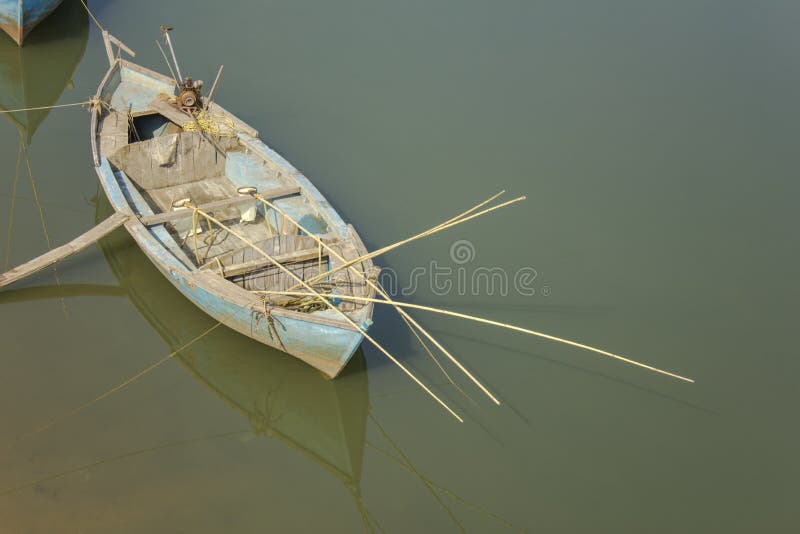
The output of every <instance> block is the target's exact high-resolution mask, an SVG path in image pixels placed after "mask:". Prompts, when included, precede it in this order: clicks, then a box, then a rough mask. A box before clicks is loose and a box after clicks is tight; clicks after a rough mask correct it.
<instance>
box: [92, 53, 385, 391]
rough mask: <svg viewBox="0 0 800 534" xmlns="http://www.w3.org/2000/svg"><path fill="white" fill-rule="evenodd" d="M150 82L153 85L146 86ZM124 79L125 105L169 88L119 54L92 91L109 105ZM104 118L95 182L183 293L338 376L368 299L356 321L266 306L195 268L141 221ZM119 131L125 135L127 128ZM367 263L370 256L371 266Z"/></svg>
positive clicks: (303, 186)
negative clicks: (108, 144)
mask: <svg viewBox="0 0 800 534" xmlns="http://www.w3.org/2000/svg"><path fill="white" fill-rule="evenodd" d="M126 84H127V85H126ZM148 84H150V85H152V86H153V87H148ZM123 85H124V86H125V88H126V91H127V92H126V94H125V95H124V101H125V106H126V107H127V108H128V109H129V110H131V112H132V113H136V112H137V111H138V110H140V109H146V106H147V105H148V104H147V103H148V102H150V101H151V100H152V98H153V96H154V95H155V94H157V92H158V91H165V90H166V89H167V88H169V90H172V89H171V88H172V85H171V80H170V79H169V78H166V77H164V76H162V75H160V74H158V73H155V72H153V71H149V70H148V69H145V68H143V67H140V66H138V65H135V64H132V63H128V62H126V61H124V60H116V61H115V63H114V64H113V65H112V67H111V69H110V70H109V72H108V73H107V74H106V76H105V78H104V80H103V82H101V85H100V87H99V89H98V93H97V95H96V96H97V98H99V99H103V100H104V101H108V102H110V103H111V104H112V106H113V105H114V104H115V100H114V99H115V98H116V97H117V96H118V94H117V88H118V87H120V86H123ZM148 92H149V93H148ZM219 109H221V108H219ZM102 120H104V119H103V118H102V117H99V116H98V115H97V114H93V117H92V127H91V132H92V148H93V152H94V155H95V163H96V165H97V167H96V170H97V174H98V177H99V178H100V183H101V185H102V187H103V190H104V192H105V194H106V197H107V198H108V200H109V201H110V203H111V205H112V206H113V208H114V210H115V211H117V212H121V213H126V214H131V215H132V217H131V220H130V221H129V222H128V223H126V224H125V228H126V229H127V230H128V232H129V233H130V234H131V236H132V237H133V238H134V240H136V242H137V244H138V245H139V247H140V248H141V249H142V251H143V252H144V253H145V255H146V256H147V257H148V258H149V259H150V260H151V262H152V263H153V264H154V265H155V266H156V267H157V268H158V270H159V271H161V273H162V274H163V275H164V276H165V277H166V278H167V279H168V280H169V281H170V282H171V283H172V285H173V286H174V287H175V288H176V289H178V291H180V292H181V293H182V294H183V295H184V296H185V297H186V298H188V299H189V300H190V301H191V302H192V303H194V304H195V305H196V306H197V307H198V308H200V309H201V310H203V311H204V312H206V313H207V314H208V315H210V316H211V317H213V318H214V319H216V320H217V321H219V322H221V323H223V324H225V325H227V326H228V327H230V328H232V329H234V330H236V331H238V332H240V333H242V334H244V335H246V336H248V337H250V338H252V339H255V340H257V341H259V342H261V343H263V344H265V345H268V346H270V347H273V348H276V349H278V350H281V351H283V352H286V353H288V354H291V355H292V356H294V357H296V358H298V359H300V360H302V361H304V362H306V363H308V364H309V365H311V366H313V367H315V368H317V369H319V370H320V371H322V372H323V373H324V374H325V375H326V376H328V377H329V378H334V377H336V376H337V375H338V374H339V373H340V372H341V371H342V369H343V368H344V367H345V365H346V364H347V362H348V361H349V360H350V358H351V357H352V355H353V353H354V352H355V351H356V349H357V348H358V347H359V345H360V344H361V342H362V340H363V337H364V336H363V332H364V331H366V329H367V328H369V326H370V325H371V322H372V321H371V316H372V306H371V305H367V306H364V307H363V308H362V310H361V312H360V313H358V314H356V315H354V317H353V322H354V323H355V325H356V327H354V326H353V325H352V324H349V323H347V322H345V321H343V320H342V319H340V318H338V317H337V315H336V314H335V313H327V312H332V310H327V311H320V312H315V313H299V312H296V311H290V310H286V309H283V308H272V307H271V308H270V309H267V308H266V307H263V306H259V305H254V304H253V302H252V301H251V300H247V299H245V298H244V297H243V296H242V295H241V294H239V295H232V294H231V291H230V289H231V288H230V283H229V282H228V281H226V280H224V279H223V278H222V277H219V276H216V275H213V276H212V275H209V273H208V271H198V270H197V269H196V268H193V266H192V265H189V264H188V262H187V261H186V258H185V255H182V252H181V250H180V248H176V246H175V240H174V237H173V236H172V235H170V233H169V231H168V230H167V228H166V227H165V226H164V225H155V226H145V225H144V224H143V223H142V222H141V220H140V217H145V216H148V215H152V214H153V211H152V209H151V208H150V207H149V205H148V202H147V201H145V200H144V198H143V197H142V195H141V193H140V192H139V191H138V189H137V187H136V186H135V185H134V184H133V183H132V182H131V180H130V178H129V177H128V176H127V175H126V174H125V173H124V172H122V171H121V170H119V169H115V168H112V166H111V165H110V163H109V161H108V159H107V158H106V157H104V154H103V151H104V149H103V147H102V137H103V136H102V135H101V132H100V131H99V129H98V121H102ZM236 120H237V121H238V119H236ZM239 122H240V124H241V125H242V127H243V128H244V129H245V130H246V132H245V133H240V134H239V139H240V141H241V143H242V144H243V146H244V147H245V148H246V150H247V151H248V153H249V154H253V155H258V157H264V158H269V161H270V164H271V165H274V166H276V167H277V168H278V169H279V171H280V172H279V174H281V175H282V176H284V177H291V180H293V183H294V184H295V185H297V186H298V187H299V189H300V190H301V191H302V197H303V199H304V201H307V202H309V203H312V204H313V205H314V206H315V207H316V209H317V210H319V213H320V214H321V215H322V216H324V218H325V221H326V224H327V225H328V226H329V227H330V228H332V230H331V232H332V233H335V234H336V235H337V236H338V237H340V238H342V239H348V240H350V241H351V242H353V243H354V244H355V246H356V250H355V252H356V253H357V254H358V255H362V254H364V253H366V250H365V249H364V248H363V244H361V241H360V238H358V236H357V234H356V233H355V230H354V229H353V228H352V226H350V225H347V224H345V223H344V221H343V220H342V219H341V217H340V216H339V215H338V213H337V212H336V211H335V210H334V209H333V208H332V207H331V206H330V204H328V202H327V201H326V200H325V199H324V198H323V197H322V195H321V193H320V192H319V191H318V190H317V189H316V188H315V187H314V185H313V184H312V183H311V182H310V181H309V180H308V179H307V178H305V177H304V176H303V175H302V174H301V173H300V172H299V171H298V170H297V169H295V168H294V167H293V166H292V165H291V164H289V163H288V162H287V161H286V160H285V159H283V158H282V157H280V156H279V155H278V154H277V153H275V152H274V151H273V150H272V149H270V148H269V147H268V146H267V145H265V144H264V143H263V142H261V141H260V140H259V139H258V138H257V132H254V130H252V129H251V128H249V127H247V125H244V124H243V123H241V121H239ZM248 132H249V133H248ZM123 135H125V137H126V138H127V134H123ZM125 142H127V141H125ZM258 185H263V186H265V187H263V188H261V187H260V188H259V190H266V189H268V188H269V186H268V185H267V184H258ZM181 258H182V259H181ZM371 265H372V264H371V262H369V267H370V268H371ZM373 294H374V293H373Z"/></svg>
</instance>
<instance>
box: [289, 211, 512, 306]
mask: <svg viewBox="0 0 800 534" xmlns="http://www.w3.org/2000/svg"><path fill="white" fill-rule="evenodd" d="M525 198H526V197H524V196H521V197H517V198H515V199H512V200H508V201H506V202H503V203H502V204H498V205H496V206H492V207H491V208H487V209H485V210H481V211H479V212H478V213H474V214H472V215H470V216H468V217H463V218H457V219H456V220H452V219H451V220H450V221H445V222H443V223H442V224H439V225H438V226H434V227H433V228H430V229H428V230H425V231H424V232H422V233H419V234H417V235H415V236H412V237H409V238H407V239H404V240H402V241H398V242H397V243H394V244H393V245H387V246H385V247H383V248H381V249H378V250H376V251H373V252H370V253H369V254H364V255H363V256H361V257H360V258H356V259H354V260H350V261H348V262H346V263H344V264H343V265H340V266H338V267H336V268H335V269H331V270H330V271H327V272H326V273H324V274H323V275H318V276H315V277H313V278H311V279H309V280H307V282H308V283H309V284H313V283H314V282H319V281H320V280H322V279H323V278H326V277H328V276H330V275H332V274H335V273H337V272H339V271H341V270H342V269H347V268H348V267H350V266H352V265H355V264H356V263H361V262H364V261H367V260H371V259H372V258H374V257H376V256H380V255H382V254H386V253H387V252H390V251H392V250H394V249H396V248H400V247H402V246H403V245H406V244H408V243H411V242H412V241H417V240H419V239H422V238H424V237H428V236H431V235H433V234H435V233H438V232H441V231H442V230H447V229H448V228H452V227H453V226H456V225H459V224H461V223H465V222H467V221H471V220H472V219H475V218H477V217H480V216H482V215H486V214H487V213H491V212H493V211H495V210H499V209H500V208H504V207H506V206H510V205H511V204H515V203H517V202H520V201H522V200H525ZM298 287H300V286H298V285H295V286H292V287H290V288H289V291H292V290H294V289H297V288H298Z"/></svg>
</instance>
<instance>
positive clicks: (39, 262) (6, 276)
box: [0, 213, 130, 288]
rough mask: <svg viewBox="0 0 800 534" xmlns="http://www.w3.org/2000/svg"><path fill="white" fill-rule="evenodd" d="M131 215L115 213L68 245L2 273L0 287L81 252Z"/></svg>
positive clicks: (123, 222)
mask: <svg viewBox="0 0 800 534" xmlns="http://www.w3.org/2000/svg"><path fill="white" fill-rule="evenodd" d="M129 217H130V216H129V215H126V214H124V213H115V214H114V215H112V216H111V217H109V218H108V219H106V220H105V221H103V222H101V223H100V224H98V225H97V226H95V227H94V228H92V229H91V230H89V231H88V232H86V233H84V234H81V235H80V236H78V237H76V238H75V239H73V240H72V241H70V242H69V243H67V244H66V245H62V246H60V247H58V248H54V249H53V250H51V251H50V252H48V253H46V254H42V255H41V256H39V257H38V258H35V259H32V260H31V261H29V262H27V263H24V264H22V265H20V266H19V267H15V268H13V269H11V270H10V271H6V272H5V273H3V274H0V288H3V287H5V286H7V285H9V284H13V283H14V282H17V281H19V280H22V279H23V278H27V277H28V276H31V275H32V274H34V273H38V272H39V271H41V270H42V269H45V268H47V267H49V266H51V265H53V264H54V263H56V262H58V261H61V260H63V259H65V258H68V257H69V256H72V255H73V254H76V253H78V252H80V251H81V250H83V249H85V248H86V247H88V246H89V245H92V244H94V243H96V242H98V241H99V240H100V239H102V238H104V237H105V236H107V235H108V234H110V233H111V232H113V231H114V230H116V229H117V228H119V227H120V226H122V225H123V224H125V222H126V221H127V220H128V218H129Z"/></svg>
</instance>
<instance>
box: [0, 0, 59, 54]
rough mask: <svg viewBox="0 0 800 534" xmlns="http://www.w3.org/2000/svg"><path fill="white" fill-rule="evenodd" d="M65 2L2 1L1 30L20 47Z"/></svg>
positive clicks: (40, 0)
mask: <svg viewBox="0 0 800 534" xmlns="http://www.w3.org/2000/svg"><path fill="white" fill-rule="evenodd" d="M62 1H63V0H0V28H2V29H3V31H5V32H6V33H7V34H8V35H10V36H11V38H12V39H14V41H16V42H17V44H18V45H20V46H21V45H22V42H23V41H24V40H25V37H27V36H28V34H29V33H30V32H31V30H33V29H34V28H35V27H36V25H37V24H39V23H40V22H41V21H43V20H44V19H45V18H46V17H47V16H48V15H49V14H50V13H52V12H53V10H55V8H57V7H58V6H59V5H60V4H61V2H62Z"/></svg>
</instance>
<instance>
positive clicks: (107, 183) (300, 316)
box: [90, 58, 374, 333]
mask: <svg viewBox="0 0 800 534" xmlns="http://www.w3.org/2000/svg"><path fill="white" fill-rule="evenodd" d="M124 67H127V68H131V69H132V70H135V71H137V72H139V73H141V74H144V75H147V76H151V77H153V78H155V79H156V80H159V81H163V82H165V83H170V84H173V85H174V80H173V79H172V78H169V77H166V76H164V75H163V74H161V73H158V72H156V71H153V70H151V69H148V68H147V67H143V66H141V65H139V64H136V63H133V62H131V61H128V60H125V59H122V58H116V59H115V60H114V62H113V63H111V64H110V65H109V68H108V70H107V71H106V73H105V75H104V76H103V78H102V80H101V81H100V84H99V85H98V88H97V91H96V93H95V99H96V100H97V101H100V100H101V98H102V95H103V93H104V91H105V90H106V89H107V88H108V84H109V82H110V81H111V79H112V78H113V76H114V74H115V73H116V72H117V71H120V76H121V74H122V73H121V70H122V68H124ZM218 109H220V110H221V111H223V112H224V113H226V115H228V116H231V117H234V118H235V119H236V121H237V123H241V124H243V125H245V126H247V127H248V128H249V129H250V130H251V131H253V132H256V135H257V131H256V130H255V129H253V128H252V127H250V126H249V125H247V124H246V123H244V121H242V120H241V119H239V118H238V117H235V115H233V114H232V113H230V112H228V111H227V110H224V108H222V106H218ZM103 113H104V110H103V109H102V108H96V109H94V110H93V112H92V114H91V115H92V116H91V121H90V142H91V147H92V156H93V159H94V162H95V171H96V173H97V176H98V178H99V180H100V183H101V185H102V187H103V191H104V193H105V195H106V197H108V198H109V200H111V199H119V198H122V199H124V206H123V207H122V209H117V206H115V205H114V204H115V203H114V202H112V207H113V208H114V210H115V211H118V212H119V211H122V212H124V213H125V214H127V215H131V217H130V219H129V220H128V222H126V223H125V224H124V227H125V229H126V230H127V231H128V233H129V234H130V235H131V237H133V239H134V240H135V241H136V242H137V244H138V246H139V247H140V248H141V249H142V251H143V252H144V253H145V255H146V256H147V257H148V258H149V259H150V261H152V262H153V263H154V264H155V265H156V266H157V267H158V268H159V270H161V271H162V272H164V271H170V272H174V271H178V272H177V273H176V274H177V275H180V276H181V277H182V278H183V279H185V280H186V281H187V283H194V284H196V285H198V286H200V287H201V288H202V289H203V291H205V292H207V293H209V294H211V295H213V296H214V297H216V298H218V299H220V300H222V301H225V302H227V303H229V304H232V305H235V306H240V307H242V308H243V306H241V304H239V303H237V302H235V301H234V299H232V298H231V295H230V294H226V293H229V291H223V290H220V289H219V288H214V287H213V285H214V284H209V283H207V282H206V281H205V280H203V277H202V276H199V275H200V271H201V270H200V269H199V268H194V269H189V268H187V267H186V266H185V265H183V263H182V262H181V261H180V260H179V259H178V258H176V257H174V255H173V253H172V251H170V250H169V248H167V247H166V246H165V245H164V244H163V243H161V242H160V241H159V240H158V239H157V238H156V237H155V236H154V235H153V233H152V230H151V229H150V228H148V227H147V226H145V225H144V224H143V223H142V221H141V220H140V218H139V217H138V216H136V214H135V212H134V209H133V207H132V206H131V204H130V202H129V201H128V199H127V198H126V196H125V194H124V192H123V190H122V187H121V186H120V184H119V182H118V179H117V178H116V176H115V174H114V172H113V169H112V170H111V172H110V173H109V174H110V177H109V176H107V175H106V173H104V172H102V171H101V168H102V161H103V160H105V161H106V163H107V164H109V165H110V163H108V160H107V158H106V156H107V155H104V154H102V153H101V152H100V139H99V135H98V128H99V126H100V124H101V122H100V121H101V118H102V114H103ZM243 134H244V135H245V136H246V137H247V138H249V139H243V141H248V143H247V144H246V146H248V147H249V145H250V144H251V143H253V142H258V143H260V144H261V145H262V146H263V147H265V148H266V149H268V150H270V151H273V150H272V149H271V148H270V147H268V146H267V145H265V144H264V143H263V142H261V141H260V139H258V138H257V137H253V136H251V135H249V134H248V133H246V132H243ZM241 135H242V134H240V137H241ZM253 151H254V152H256V153H257V154H258V157H259V158H261V159H263V160H264V161H267V162H269V163H273V164H274V163H275V162H272V161H270V160H269V159H268V157H267V155H266V154H264V153H263V151H262V150H259V149H256V150H253ZM281 157H282V156H281ZM287 163H288V161H287ZM289 165H291V163H289ZM292 168H294V167H293V166H292ZM123 172H124V171H123ZM297 175H302V173H300V171H297V170H296V169H295V172H293V173H290V175H289V178H290V179H292V180H294V181H295V183H296V184H297V186H298V187H299V188H300V190H301V192H300V194H301V195H302V196H303V197H304V198H305V199H307V200H308V201H309V202H310V203H311V204H312V205H314V207H315V208H316V209H317V210H318V212H319V213H321V214H323V215H325V216H326V219H327V218H328V217H327V213H326V211H327V210H324V209H321V206H320V205H319V201H318V199H320V198H321V199H323V201H324V202H326V203H327V200H326V199H325V197H324V196H322V194H321V193H320V192H319V190H316V188H315V186H314V185H313V184H312V183H311V182H310V180H308V178H305V176H303V177H304V178H305V181H306V182H307V184H308V185H307V184H306V183H301V182H300V181H299V180H297ZM112 178H113V180H112ZM309 185H310V186H311V187H312V188H315V190H314V191H313V193H314V194H309V192H310V191H309ZM111 188H113V191H112V190H111ZM331 210H332V208H331ZM333 211H334V213H336V215H337V216H339V215H338V212H335V210H333ZM339 220H340V221H341V216H339ZM329 222H335V221H329ZM341 222H342V223H344V221H341ZM335 226H338V225H334V227H335ZM348 226H349V227H350V228H352V225H348ZM351 231H352V233H353V234H354V235H356V236H357V235H358V234H357V232H355V229H354V228H353V229H352V230H351ZM348 233H349V232H348ZM342 237H343V238H345V239H349V240H351V241H352V243H353V244H354V245H355V246H356V249H357V250H359V249H363V243H361V240H360V237H358V238H357V239H353V238H352V236H351V235H343V236H342ZM364 250H365V249H364ZM158 251H161V252H163V253H164V254H167V255H169V256H170V257H172V258H173V259H174V262H170V265H168V264H167V262H166V261H164V259H162V257H161V255H159V254H158ZM364 263H366V264H367V265H368V266H370V267H371V266H372V260H371V259H370V260H367V261H366V262H364ZM168 278H169V277H168ZM171 281H173V280H171ZM225 282H227V283H229V284H230V285H231V288H230V289H239V288H238V286H236V285H235V284H233V283H232V282H230V281H228V280H225ZM173 285H174V283H173ZM226 289H227V288H226ZM179 290H180V289H179ZM181 292H183V291H181ZM370 293H371V294H373V293H374V289H371V290H370ZM190 300H193V299H190ZM372 308H373V305H372V304H371V303H370V304H368V305H367V306H364V307H363V308H362V309H363V310H365V311H364V312H363V313H362V314H361V315H362V317H361V318H359V319H357V318H355V317H350V315H348V317H350V318H351V320H353V322H354V323H355V324H358V322H359V320H360V322H362V323H363V322H364V320H365V319H368V320H370V321H371V317H372V312H373V309H372ZM248 309H249V311H250V312H251V313H252V312H255V313H260V314H262V315H267V316H268V315H270V314H276V315H282V316H285V317H287V318H291V319H295V320H300V321H304V322H307V323H313V324H320V325H324V326H331V327H335V328H341V329H343V330H348V331H356V332H360V333H363V330H362V328H360V327H355V328H354V327H353V325H351V324H350V323H349V322H347V321H345V320H343V319H340V318H335V317H330V316H319V315H318V314H316V313H301V312H297V311H293V310H288V309H286V308H283V307H281V306H276V305H259V303H258V301H257V300H255V301H253V303H252V304H251V305H250V306H249V307H248ZM212 317H213V316H212Z"/></svg>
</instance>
